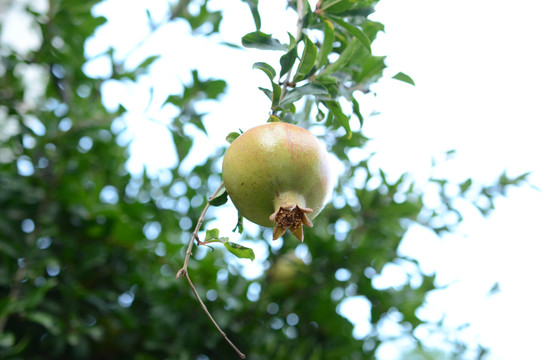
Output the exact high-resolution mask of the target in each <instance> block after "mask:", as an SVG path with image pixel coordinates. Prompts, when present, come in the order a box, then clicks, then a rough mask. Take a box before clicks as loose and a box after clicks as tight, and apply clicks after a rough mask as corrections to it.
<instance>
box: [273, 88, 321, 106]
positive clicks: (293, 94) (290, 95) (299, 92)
mask: <svg viewBox="0 0 543 360" xmlns="http://www.w3.org/2000/svg"><path fill="white" fill-rule="evenodd" d="M308 95H313V96H317V97H319V98H328V97H329V94H328V90H326V88H325V87H324V86H322V85H319V84H312V83H309V84H305V85H304V86H300V87H297V88H294V89H292V90H290V91H288V92H287V93H286V95H285V96H284V97H283V100H281V104H280V106H281V107H288V106H289V105H290V104H292V103H294V102H295V101H298V100H300V99H301V98H302V97H304V96H308Z"/></svg>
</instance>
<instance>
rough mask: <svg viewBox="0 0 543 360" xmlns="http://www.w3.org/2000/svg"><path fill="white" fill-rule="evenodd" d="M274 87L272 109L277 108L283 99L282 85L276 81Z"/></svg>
mask: <svg viewBox="0 0 543 360" xmlns="http://www.w3.org/2000/svg"><path fill="white" fill-rule="evenodd" d="M272 88H273V94H272V95H273V97H272V109H275V108H276V107H277V105H279V100H281V92H282V89H281V86H279V85H278V84H276V83H272Z"/></svg>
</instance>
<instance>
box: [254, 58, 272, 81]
mask: <svg viewBox="0 0 543 360" xmlns="http://www.w3.org/2000/svg"><path fill="white" fill-rule="evenodd" d="M253 69H259V70H262V71H263V72H264V73H265V74H266V75H267V76H268V78H269V79H270V81H271V82H272V83H273V79H274V78H275V69H274V68H273V67H272V66H271V65H269V64H266V63H265V62H257V63H254V64H253Z"/></svg>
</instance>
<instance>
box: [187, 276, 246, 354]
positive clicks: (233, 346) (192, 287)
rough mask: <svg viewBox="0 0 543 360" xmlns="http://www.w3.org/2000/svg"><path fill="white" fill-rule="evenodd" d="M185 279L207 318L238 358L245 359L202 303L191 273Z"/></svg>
mask: <svg viewBox="0 0 543 360" xmlns="http://www.w3.org/2000/svg"><path fill="white" fill-rule="evenodd" d="M184 276H185V279H187V282H188V283H189V286H190V288H191V289H192V292H193V293H194V295H195V296H196V299H198V302H199V303H200V306H201V307H202V309H204V312H205V313H206V315H207V317H208V318H209V320H211V322H212V323H213V325H214V326H215V328H216V329H217V331H219V333H220V334H221V336H222V337H223V338H224V340H226V342H227V343H228V344H229V345H230V346H231V347H232V349H234V351H235V352H236V353H237V354H238V356H239V357H240V358H241V359H245V354H244V353H242V352H241V351H239V349H238V348H237V347H236V345H234V343H233V342H232V341H230V339H229V338H228V336H226V334H225V333H224V331H222V330H221V328H220V326H219V325H218V324H217V322H216V321H215V319H214V318H213V316H212V315H211V313H210V312H209V310H207V307H206V305H205V304H204V302H203V301H202V299H201V298H200V295H198V292H197V291H196V288H195V287H194V285H193V284H192V281H190V277H189V273H188V272H186V271H185V275H184Z"/></svg>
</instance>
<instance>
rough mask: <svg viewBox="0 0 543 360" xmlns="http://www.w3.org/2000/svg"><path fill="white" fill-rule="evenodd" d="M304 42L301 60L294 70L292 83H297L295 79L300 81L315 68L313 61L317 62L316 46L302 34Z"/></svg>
mask: <svg viewBox="0 0 543 360" xmlns="http://www.w3.org/2000/svg"><path fill="white" fill-rule="evenodd" d="M302 39H303V42H304V52H303V53H302V58H301V59H300V64H299V65H298V69H297V70H296V75H295V76H294V81H295V82H296V81H299V80H297V79H296V78H300V79H302V78H303V77H304V76H305V75H307V74H308V73H309V72H310V71H311V69H313V67H315V61H316V60H317V46H316V45H315V44H313V42H312V41H311V40H310V39H309V37H308V36H307V35H305V34H303V37H302Z"/></svg>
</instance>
